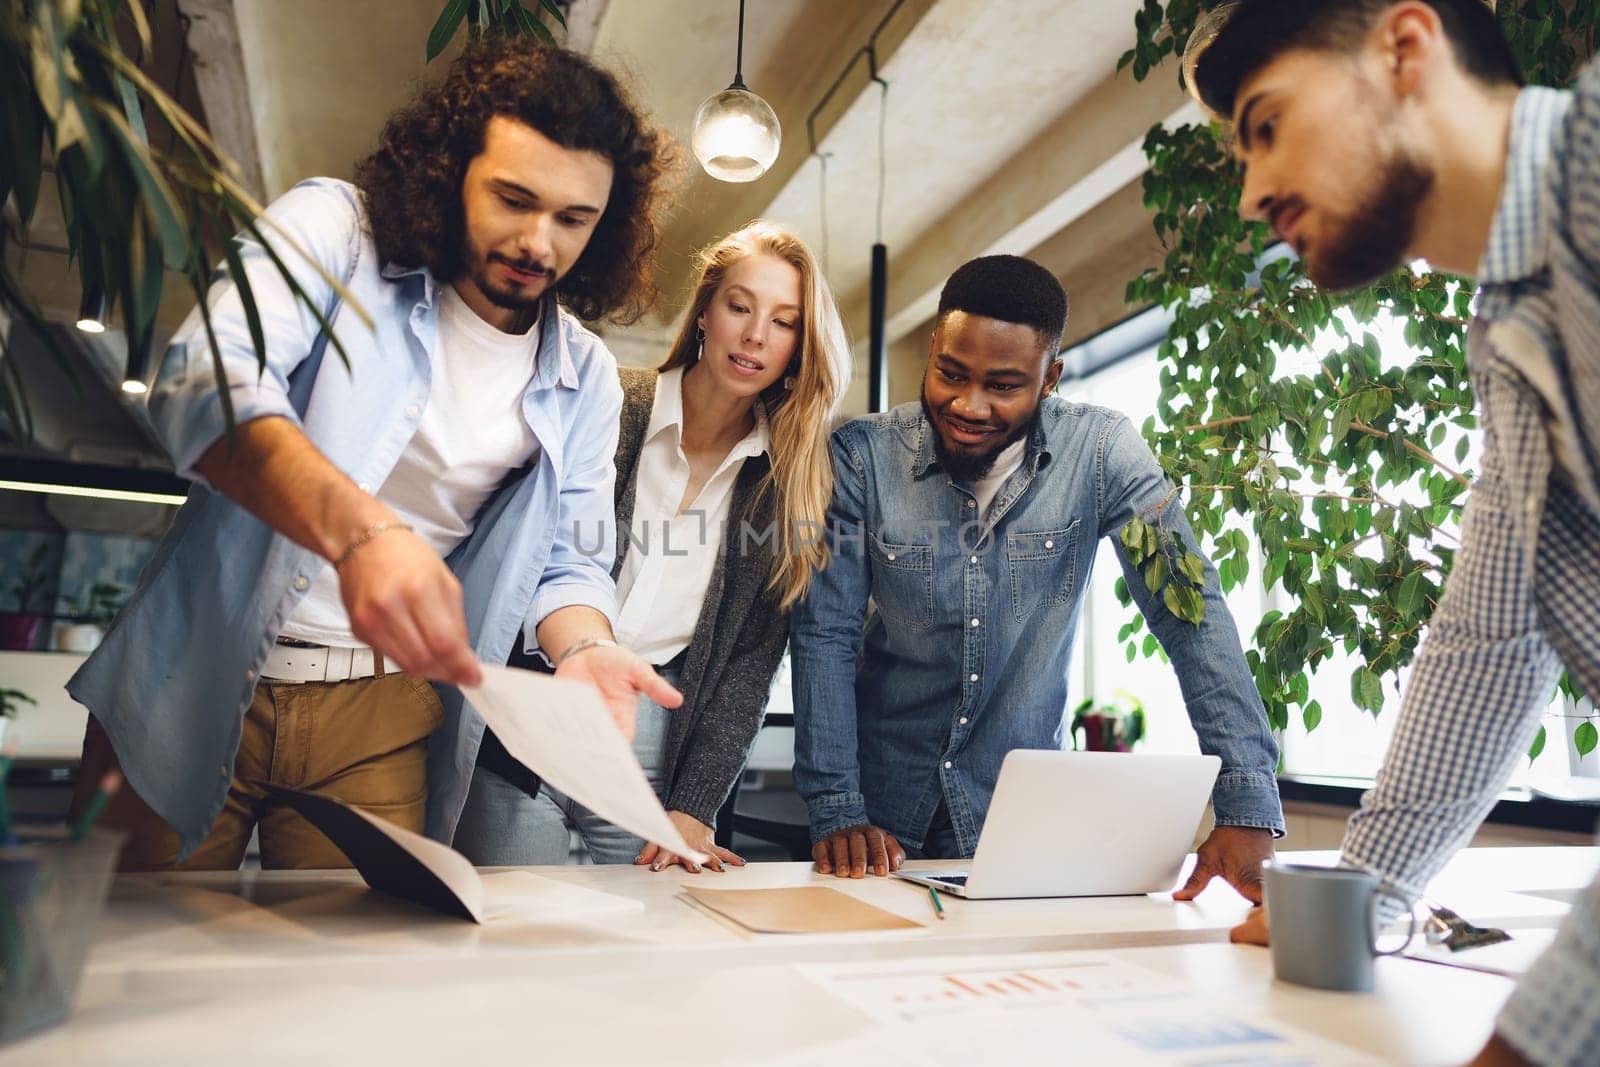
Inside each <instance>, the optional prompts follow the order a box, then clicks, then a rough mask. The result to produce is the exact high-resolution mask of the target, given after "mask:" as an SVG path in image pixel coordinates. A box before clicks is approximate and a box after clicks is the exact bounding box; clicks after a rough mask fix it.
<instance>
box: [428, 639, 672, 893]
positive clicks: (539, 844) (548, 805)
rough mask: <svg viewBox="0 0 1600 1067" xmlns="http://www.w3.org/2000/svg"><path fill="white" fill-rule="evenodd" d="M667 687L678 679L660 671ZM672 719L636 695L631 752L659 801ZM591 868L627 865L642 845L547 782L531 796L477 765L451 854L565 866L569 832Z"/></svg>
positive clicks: (500, 863)
mask: <svg viewBox="0 0 1600 1067" xmlns="http://www.w3.org/2000/svg"><path fill="white" fill-rule="evenodd" d="M659 673H660V674H661V677H663V678H665V679H666V680H667V682H668V683H669V684H671V685H673V686H676V685H677V684H678V673H677V672H676V671H672V670H660V671H659ZM671 714H672V713H671V712H670V711H668V710H667V709H665V708H663V707H662V706H661V705H659V704H657V703H656V702H655V701H653V700H651V699H650V698H649V697H646V696H644V695H642V694H641V695H640V697H639V717H638V726H637V729H636V731H635V733H634V736H633V753H634V755H635V756H637V757H639V765H640V766H641V767H643V768H644V774H645V777H646V778H647V779H649V782H650V786H651V788H653V789H654V790H655V791H656V795H657V796H661V795H662V793H663V792H664V790H665V778H666V769H665V768H664V767H663V766H662V762H663V758H664V757H665V755H666V744H667V727H668V725H669V723H670V720H669V716H670V715H671ZM574 831H575V832H576V833H577V834H578V837H579V839H580V840H581V841H582V842H583V846H584V848H585V850H587V852H588V853H589V858H590V859H591V860H593V861H594V862H595V863H632V862H633V860H634V857H635V856H637V855H638V854H639V850H640V849H642V848H644V845H645V842H644V839H643V838H641V837H638V836H637V835H635V834H632V833H629V832H628V831H627V830H624V829H622V828H621V827H619V826H614V825H612V824H611V823H608V822H606V821H605V820H604V819H602V818H600V816H598V815H596V814H595V813H594V812H592V811H590V810H589V809H588V808H586V807H584V806H583V805H582V804H579V803H578V802H577V801H575V800H573V799H572V798H571V797H569V796H567V795H566V794H565V793H563V792H561V791H560V790H558V789H553V788H551V787H550V785H549V783H545V784H543V785H541V786H540V787H539V792H538V794H537V795H535V796H529V795H528V794H527V793H526V792H525V791H523V790H522V789H521V788H519V787H518V786H516V785H513V784H512V783H510V782H508V781H506V780H505V779H504V778H502V777H500V775H498V774H496V773H494V772H493V771H491V770H488V769H487V768H485V767H481V766H480V767H478V768H477V770H476V771H474V772H473V775H472V785H471V787H470V788H469V789H468V790H467V804H466V807H465V808H464V809H462V812H461V822H460V823H459V824H458V825H457V826H456V836H455V842H454V845H455V849H456V851H458V852H460V853H461V854H462V855H464V856H466V857H467V858H468V859H469V860H471V861H472V862H473V863H474V864H476V865H478V866H480V867H528V866H542V865H550V864H561V863H566V862H567V861H568V859H569V857H570V851H571V849H570V845H571V837H570V834H571V833H572V832H574Z"/></svg>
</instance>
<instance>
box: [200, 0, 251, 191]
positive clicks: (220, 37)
mask: <svg viewBox="0 0 1600 1067" xmlns="http://www.w3.org/2000/svg"><path fill="white" fill-rule="evenodd" d="M180 6H181V8H182V11H183V14H184V15H186V16H188V18H189V35H188V36H189V51H190V52H191V53H192V54H193V56H194V81H195V87H196V88H197V89H198V90H199V92H200V102H201V104H202V105H203V106H204V107H205V110H206V115H205V120H206V129H207V130H208V131H209V132H210V133H211V137H212V139H213V140H215V141H216V142H217V146H218V147H219V148H221V149H222V150H223V152H225V153H226V154H227V155H228V156H229V157H230V158H231V159H233V161H234V162H235V163H238V164H239V171H240V175H241V177H242V179H243V182H244V187H245V188H246V189H248V190H249V191H250V193H251V195H253V196H255V197H256V198H257V199H260V198H261V197H262V195H263V193H264V191H265V186H264V185H263V184H262V181H261V150H260V147H259V145H258V143H257V140H256V121H255V114H254V112H252V111H251V108H250V86H249V84H248V82H247V81H246V80H245V73H244V48H243V46H242V45H241V44H240V40H239V21H238V18H237V16H236V14H235V11H234V0H182V3H181V5H180Z"/></svg>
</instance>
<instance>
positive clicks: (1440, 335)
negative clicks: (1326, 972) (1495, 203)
mask: <svg viewBox="0 0 1600 1067" xmlns="http://www.w3.org/2000/svg"><path fill="white" fill-rule="evenodd" d="M1205 6H1206V5H1204V4H1202V3H1200V2H1198V0H1170V2H1166V3H1163V2H1161V0H1144V2H1143V4H1142V6H1141V7H1140V9H1139V10H1138V12H1137V13H1136V14H1135V16H1134V19H1135V24H1136V29H1137V43H1136V44H1135V46H1134V48H1132V49H1131V50H1129V51H1128V52H1127V53H1126V54H1125V55H1123V56H1122V58H1121V60H1120V62H1119V69H1122V68H1131V72H1132V75H1133V77H1135V78H1137V79H1140V80H1143V79H1144V78H1147V77H1152V76H1159V77H1171V76H1177V77H1180V78H1181V73H1177V74H1175V73H1174V72H1176V71H1177V68H1178V67H1179V64H1177V63H1164V62H1163V61H1164V60H1166V59H1167V58H1168V57H1172V56H1176V55H1179V54H1181V52H1182V50H1183V47H1184V45H1185V44H1186V42H1187V41H1188V38H1189V34H1190V32H1191V30H1192V29H1193V28H1194V25H1195V22H1196V20H1197V19H1198V18H1199V17H1200V15H1201V14H1202V13H1203V11H1204V8H1205ZM1498 17H1499V19H1500V22H1501V24H1502V26H1503V27H1504V28H1505V31H1506V34H1507V37H1508V38H1509V40H1510V41H1511V44H1512V47H1513V49H1514V50H1515V53H1516V55H1517V57H1518V59H1519V61H1520V63H1521V65H1522V69H1523V70H1524V71H1525V72H1527V74H1528V75H1529V77H1530V79H1531V80H1532V81H1534V82H1535V83H1541V84H1547V85H1557V86H1561V85H1567V84H1570V82H1571V80H1572V79H1573V77H1574V76H1575V75H1576V74H1577V72H1578V71H1579V70H1580V69H1581V66H1582V63H1583V61H1584V60H1585V59H1586V58H1587V57H1589V56H1591V55H1593V54H1594V50H1595V47H1594V46H1595V40H1596V34H1597V29H1600V5H1597V4H1593V3H1590V2H1588V0H1502V2H1501V3H1500V4H1499V6H1498ZM1144 149H1145V154H1146V156H1147V158H1148V159H1149V164H1150V166H1149V170H1148V171H1147V172H1146V174H1145V177H1144V180H1143V183H1144V199H1145V205H1146V207H1147V208H1148V209H1149V211H1150V213H1151V217H1152V220H1153V223H1154V226H1155V231H1156V234H1157V236H1158V237H1159V238H1160V240H1161V242H1162V244H1163V246H1164V247H1165V248H1166V250H1167V252H1166V256H1165V259H1164V261H1163V262H1162V264H1161V265H1160V266H1159V267H1156V268H1154V269H1152V270H1148V271H1146V272H1145V273H1143V274H1142V275H1140V276H1139V277H1138V278H1136V279H1134V280H1133V281H1132V282H1131V283H1130V284H1129V286H1128V290H1127V299H1128V301H1129V302H1130V303H1132V304H1138V305H1150V304H1154V305H1158V306H1160V307H1162V308H1165V309H1166V310H1167V312H1168V313H1169V315H1170V319H1171V322H1170V326H1169V329H1168V332H1167V336H1166V339H1165V340H1164V341H1163V343H1162V344H1161V346H1160V349H1159V352H1158V356H1157V360H1158V364H1159V367H1160V371H1159V374H1160V399H1159V403H1158V409H1157V414H1156V416H1155V417H1154V418H1152V419H1151V420H1149V421H1148V422H1146V424H1145V426H1144V432H1145V436H1146V438H1147V440H1148V441H1149V442H1150V445H1151V446H1152V448H1153V449H1154V450H1155V452H1156V455H1157V456H1158V458H1159V459H1160V461H1161V464H1162V466H1163V467H1164V468H1165V470H1166V471H1167V473H1168V474H1169V475H1170V477H1171V478H1172V480H1173V482H1174V483H1175V484H1176V485H1177V486H1178V487H1179V489H1180V490H1181V492H1182V493H1183V494H1184V497H1185V499H1186V502H1187V510H1188V515H1189V518H1190V521H1191V524H1192V526H1193V528H1194V531H1195V535H1196V536H1197V537H1198V538H1200V540H1201V542H1202V546H1200V547H1203V548H1204V549H1205V550H1206V551H1208V552H1209V554H1210V555H1211V557H1212V559H1213V560H1214V561H1215V562H1216V564H1217V567H1218V571H1219V573H1220V575H1221V579H1222V584H1223V587H1224V589H1225V590H1231V589H1233V588H1235V587H1237V586H1239V585H1240V584H1241V583H1243V582H1245V581H1247V580H1249V579H1250V577H1251V572H1252V567H1253V566H1255V565H1259V566H1261V567H1262V570H1263V573H1261V574H1260V575H1259V579H1258V580H1260V581H1262V582H1264V583H1265V586H1266V588H1267V589H1269V590H1273V589H1276V590H1281V595H1280V596H1278V597H1277V598H1276V599H1277V600H1278V601H1279V602H1280V603H1282V604H1284V605H1286V607H1285V608H1284V609H1282V610H1273V611H1269V612H1268V613H1267V614H1266V615H1265V617H1263V619H1262V620H1261V623H1260V625H1259V626H1258V627H1257V628H1256V630H1255V632H1254V634H1253V635H1252V640H1251V642H1250V645H1249V647H1248V648H1247V649H1246V658H1247V659H1248V661H1249V664H1250V668H1251V670H1252V672H1253V673H1254V676H1255V682H1256V686H1257V688H1258V689H1259V690H1260V693H1261V696H1262V699H1263V701H1264V702H1265V704H1266V707H1267V712H1268V715H1269V716H1270V718H1271V720H1272V723H1273V725H1274V726H1275V727H1276V728H1278V729H1284V728H1286V727H1287V725H1288V723H1289V716H1290V715H1291V714H1292V713H1293V714H1298V715H1299V716H1300V718H1301V720H1302V721H1303V723H1304V725H1305V727H1306V729H1307V730H1312V729H1315V728H1316V726H1317V724H1318V723H1319V722H1320V721H1321V718H1322V711H1323V709H1322V707H1321V705H1320V703H1319V702H1318V701H1317V700H1315V699H1313V698H1312V697H1311V693H1310V677H1311V675H1312V674H1313V673H1314V672H1315V671H1317V669H1318V668H1319V667H1321V666H1323V665H1324V664H1326V663H1327V662H1328V661H1329V660H1330V659H1331V658H1333V657H1335V655H1336V653H1337V652H1339V651H1341V650H1342V651H1343V652H1344V653H1346V654H1348V655H1350V656H1351V657H1352V658H1353V660H1354V662H1355V667H1354V669H1353V670H1352V672H1351V674H1350V695H1351V698H1352V700H1353V702H1354V703H1355V705H1356V706H1357V707H1358V708H1362V709H1365V710H1366V711H1368V712H1371V713H1372V714H1377V713H1378V712H1379V711H1380V710H1381V709H1382V708H1383V705H1384V684H1383V682H1384V679H1385V677H1390V678H1392V677H1393V676H1395V675H1396V674H1397V673H1398V672H1399V671H1400V670H1401V669H1402V668H1404V667H1405V666H1406V665H1407V664H1409V663H1410V662H1411V660H1412V658H1413V657H1414V655H1415V653H1416V650H1417V646H1418V644H1419V642H1420V639H1421V636H1422V632H1423V629H1424V627H1425V626H1426V625H1427V622H1428V618H1429V616H1430V615H1431V614H1432V612H1433V610H1434V607H1435V605H1436V603H1437V601H1438V597H1439V595H1440V591H1441V589H1442V587H1443V584H1444V580H1445V577H1446V575H1447V574H1448V573H1449V570H1450V565H1451V561H1452V557H1453V553H1454V550H1455V547H1456V545H1457V540H1458V522H1459V518H1460V514H1461V509H1462V506H1463V504H1464V502H1465V499H1466V496H1467V493H1468V490H1469V488H1470V485H1471V473H1470V472H1469V471H1468V470H1466V469H1465V467H1464V464H1465V463H1466V462H1468V461H1469V460H1470V459H1471V458H1472V456H1471V449H1472V434H1471V431H1472V430H1474V429H1475V428H1476V425H1477V423H1476V417H1475V414H1474V398H1473V392H1472V386H1471V382H1470V381H1469V378H1468V374H1467V366H1466V356H1465V346H1466V328H1467V325H1468V322H1469V319H1470V316H1471V309H1470V306H1471V301H1472V297H1473V295H1474V289H1473V286H1472V285H1471V283H1469V282H1467V281H1464V280H1462V279H1458V278H1453V277H1449V276H1445V275H1442V274H1429V273H1420V272H1418V271H1414V270H1411V269H1402V270H1399V271H1397V272H1395V273H1394V274H1392V275H1390V276H1389V277H1386V278H1384V279H1382V280H1380V281H1378V282H1377V283H1376V284H1374V285H1371V286H1369V287H1367V288H1365V289H1362V290H1359V291H1357V292H1353V293H1346V294H1341V295H1331V294H1328V293H1324V292H1321V291H1319V290H1318V289H1316V288H1315V287H1314V286H1313V285H1312V283H1311V281H1310V279H1309V278H1308V277H1307V276H1306V274H1305V272H1304V270H1303V269H1302V267H1301V265H1300V263H1299V262H1298V261H1297V260H1296V259H1295V258H1294V257H1293V256H1292V255H1290V254H1288V253H1287V251H1286V250H1285V249H1283V248H1282V247H1281V246H1280V247H1276V248H1274V247H1272V236H1271V234H1270V231H1269V230H1268V229H1267V227H1266V226H1264V225H1262V224H1259V223H1253V222H1248V221H1246V220H1245V219H1243V218H1241V217H1240V213H1239V198H1240V188H1241V177H1242V176H1241V173H1240V171H1239V167H1238V164H1237V162H1236V161H1235V159H1234V156H1233V154H1232V152H1231V151H1230V148H1229V145H1228V143H1227V133H1226V131H1225V130H1223V129H1221V128H1220V127H1219V126H1216V125H1185V126H1182V127H1179V128H1176V129H1167V128H1165V127H1163V126H1157V127H1155V128H1154V129H1152V130H1151V131H1150V133H1149V135H1148V136H1147V137H1146V139H1145V142H1144ZM1159 516H1160V513H1159V511H1157V512H1154V513H1152V514H1151V515H1147V516H1141V517H1136V518H1134V519H1133V520H1132V521H1131V522H1130V523H1129V524H1128V525H1127V526H1126V527H1125V528H1124V530H1123V531H1122V541H1123V543H1124V545H1126V546H1127V547H1128V548H1129V549H1130V551H1131V553H1132V555H1133V557H1134V560H1135V562H1137V563H1139V564H1140V566H1141V569H1142V571H1143V576H1144V579H1145V582H1146V584H1147V585H1148V586H1149V587H1150V589H1151V590H1152V592H1154V591H1155V590H1157V589H1160V590H1162V593H1163V598H1164V600H1165V602H1166V604H1167V606H1168V608H1169V609H1170V610H1172V611H1173V612H1174V614H1176V615H1178V616H1179V617H1180V618H1185V619H1187V620H1189V621H1190V622H1194V623H1198V622H1199V621H1200V619H1201V617H1202V612H1203V610H1204V605H1203V602H1202V601H1201V599H1200V597H1199V595H1198V593H1197V592H1196V589H1195V587H1196V585H1197V584H1198V581H1199V579H1200V577H1201V575H1200V573H1199V560H1198V558H1196V557H1195V556H1194V553H1193V547H1194V546H1188V545H1184V544H1182V543H1180V542H1179V541H1178V540H1177V539H1176V538H1175V537H1174V536H1173V535H1172V534H1171V533H1170V532H1169V531H1167V530H1165V529H1163V528H1162V526H1161V524H1160V521H1159ZM1252 541H1254V542H1255V544H1256V545H1258V546H1259V553H1260V556H1259V560H1258V563H1257V564H1253V563H1252V556H1253V555H1254V554H1255V551H1256V550H1255V549H1253V548H1252ZM1118 595H1119V597H1120V598H1121V599H1122V601H1123V603H1124V604H1127V603H1129V598H1128V595H1127V589H1126V586H1125V585H1124V584H1123V583H1121V582H1120V580H1119V583H1118ZM1142 629H1143V621H1142V619H1141V618H1139V617H1138V616H1137V615H1135V616H1134V618H1133V619H1132V621H1130V622H1129V623H1128V624H1127V625H1126V626H1124V627H1123V628H1122V631H1121V633H1120V634H1119V640H1121V641H1124V642H1126V647H1127V654H1128V657H1129V659H1130V661H1131V660H1132V659H1133V658H1135V657H1136V656H1137V655H1139V654H1141V653H1142V654H1143V655H1145V656H1151V655H1156V654H1158V652H1159V649H1158V647H1157V645H1156V641H1155V639H1154V637H1153V636H1150V635H1148V634H1147V635H1145V637H1144V638H1143V639H1142V641H1141V639H1140V637H1139V633H1140V631H1141V630H1142ZM1562 684H1563V687H1564V688H1565V689H1566V691H1567V693H1568V695H1573V694H1572V691H1571V688H1570V682H1568V681H1567V680H1566V679H1563V682H1562ZM1597 740H1600V734H1597V731H1596V729H1595V726H1594V724H1593V723H1592V722H1585V723H1584V724H1582V726H1580V727H1579V730H1578V732H1577V734H1576V737H1575V742H1576V745H1577V747H1578V749H1579V751H1580V753H1586V752H1587V751H1589V750H1591V749H1593V748H1594V747H1595V745H1596V742H1597ZM1544 743H1545V733H1544V731H1543V730H1541V731H1540V732H1539V735H1538V738H1537V739H1536V741H1535V742H1534V747H1533V749H1532V750H1531V751H1530V757H1532V756H1536V755H1537V754H1538V753H1539V751H1541V750H1542V749H1543V747H1544Z"/></svg>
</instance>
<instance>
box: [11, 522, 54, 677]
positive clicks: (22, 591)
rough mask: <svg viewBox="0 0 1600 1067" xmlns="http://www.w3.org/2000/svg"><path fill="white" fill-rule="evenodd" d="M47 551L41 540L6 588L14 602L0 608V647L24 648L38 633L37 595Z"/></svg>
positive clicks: (40, 591)
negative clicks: (7, 609)
mask: <svg viewBox="0 0 1600 1067" xmlns="http://www.w3.org/2000/svg"><path fill="white" fill-rule="evenodd" d="M48 551H49V546H48V545H46V544H44V543H42V542H41V543H40V544H39V546H38V547H37V548H35V549H34V550H33V553H32V554H31V555H30V556H29V557H28V560H27V562H26V563H24V564H23V565H22V571H21V573H20V574H18V575H17V577H16V579H15V580H14V581H12V583H11V584H10V585H9V586H8V587H7V588H6V593H7V595H8V597H9V598H10V602H11V604H12V605H14V606H13V607H12V608H11V609H10V610H9V611H0V649H9V650H13V651H27V650H28V649H30V648H32V647H33V643H34V639H35V638H37V637H38V636H39V624H40V623H41V622H43V621H44V610H45V605H44V604H43V603H42V602H41V600H40V597H41V595H42V594H43V593H44V589H45V583H46V582H47V581H48V580H49V578H50V572H49V571H48V570H47V569H46V568H45V564H44V561H45V554H46V552H48Z"/></svg>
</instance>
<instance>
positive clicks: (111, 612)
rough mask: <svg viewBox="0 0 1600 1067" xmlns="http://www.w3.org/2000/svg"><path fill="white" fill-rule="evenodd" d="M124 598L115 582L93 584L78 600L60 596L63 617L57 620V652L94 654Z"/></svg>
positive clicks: (124, 591)
mask: <svg viewBox="0 0 1600 1067" xmlns="http://www.w3.org/2000/svg"><path fill="white" fill-rule="evenodd" d="M127 599H128V591H127V589H126V588H124V587H123V586H121V585H119V584H118V583H116V582H95V583H94V584H93V585H92V586H90V587H89V588H88V589H86V590H83V591H82V592H80V593H79V595H78V596H77V597H73V598H67V597H63V598H62V600H61V603H62V605H63V607H62V612H63V614H62V615H61V616H58V617H57V621H56V629H55V641H54V644H55V648H56V650H57V651H59V652H84V653H87V652H93V651H94V650H95V648H96V647H97V646H98V645H99V644H100V639H101V638H103V637H105V635H106V630H107V628H109V627H110V625H111V620H112V619H114V618H116V615H117V612H118V611H120V610H122V604H123V602H124V601H125V600H127Z"/></svg>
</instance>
